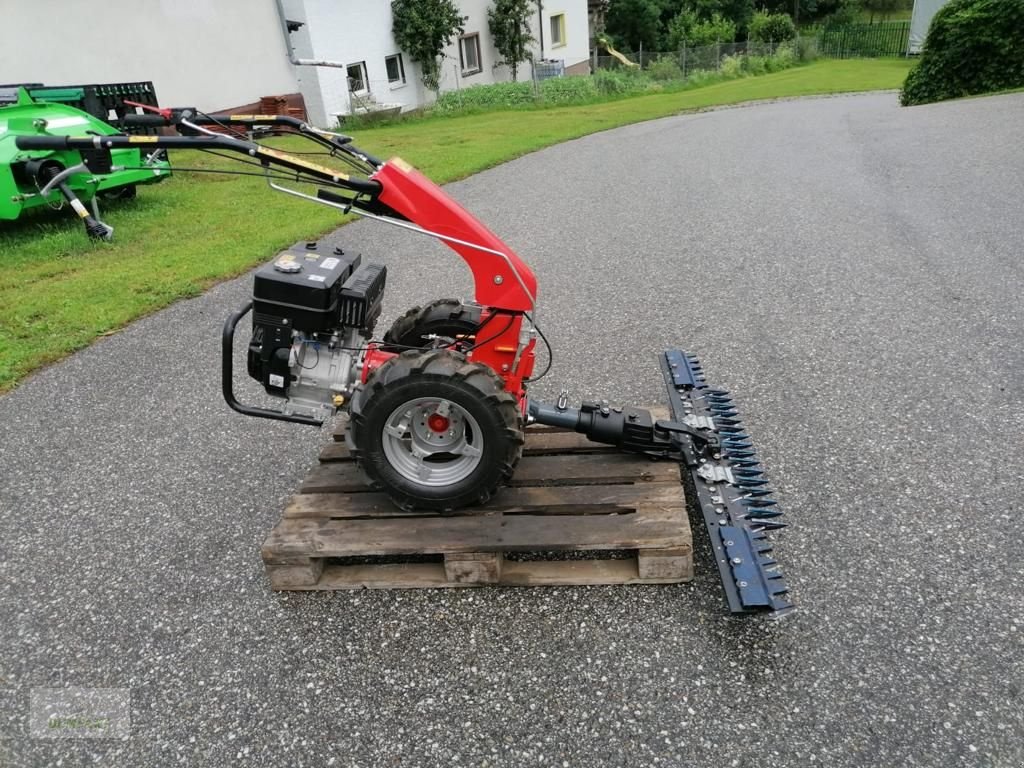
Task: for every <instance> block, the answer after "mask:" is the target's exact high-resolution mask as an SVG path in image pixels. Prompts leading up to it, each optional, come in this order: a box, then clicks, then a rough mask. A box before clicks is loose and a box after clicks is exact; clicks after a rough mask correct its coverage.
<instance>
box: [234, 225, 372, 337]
mask: <svg viewBox="0 0 1024 768" xmlns="http://www.w3.org/2000/svg"><path fill="white" fill-rule="evenodd" d="M360 260H361V258H360V256H359V255H358V254H357V255H355V256H349V255H347V254H345V252H344V251H342V250H341V249H340V248H336V249H333V251H330V252H327V253H324V252H321V249H320V246H319V244H318V243H296V244H295V245H293V246H292V247H291V248H289V249H288V250H287V251H285V252H284V253H281V254H280V255H278V257H277V258H276V259H274V260H273V261H272V262H270V263H269V264H266V265H264V266H262V267H260V269H259V270H258V271H257V272H256V277H255V279H254V281H253V287H252V299H253V318H254V320H255V321H256V322H257V323H259V321H260V318H264V319H271V318H278V319H280V320H282V321H283V322H281V325H283V326H287V327H289V328H291V329H294V330H296V331H303V332H305V333H318V332H325V331H332V330H334V329H336V328H337V327H338V321H339V306H338V300H339V296H340V294H341V286H342V285H343V284H344V283H345V281H346V280H348V278H349V277H351V275H352V273H353V272H354V271H355V269H356V268H357V267H358V266H359V262H360Z"/></svg>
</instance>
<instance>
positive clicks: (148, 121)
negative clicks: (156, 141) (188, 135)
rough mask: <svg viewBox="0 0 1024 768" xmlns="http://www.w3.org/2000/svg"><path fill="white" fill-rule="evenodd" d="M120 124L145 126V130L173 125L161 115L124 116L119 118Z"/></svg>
mask: <svg viewBox="0 0 1024 768" xmlns="http://www.w3.org/2000/svg"><path fill="white" fill-rule="evenodd" d="M121 124H122V125H137V126H145V127H146V128H157V127H164V126H168V125H173V123H172V122H171V121H170V120H168V119H167V118H166V117H164V116H163V115H125V116H124V117H122V118H121Z"/></svg>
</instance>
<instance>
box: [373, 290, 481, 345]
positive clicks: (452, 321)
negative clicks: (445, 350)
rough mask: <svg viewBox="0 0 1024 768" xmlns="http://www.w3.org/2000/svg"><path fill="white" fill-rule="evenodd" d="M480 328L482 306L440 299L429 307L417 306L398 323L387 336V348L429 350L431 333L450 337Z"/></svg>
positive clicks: (468, 333) (397, 321)
mask: <svg viewBox="0 0 1024 768" xmlns="http://www.w3.org/2000/svg"><path fill="white" fill-rule="evenodd" d="M479 326H480V307H472V306H466V305H465V304H463V303H462V302H461V301H459V300H458V299H438V300H437V301H432V302H430V303H429V304H427V305H426V306H425V307H413V308H412V309H410V310H409V311H408V312H406V313H405V314H404V315H402V316H401V317H400V318H398V319H397V320H395V322H394V323H393V324H392V326H391V329H390V330H389V331H388V332H387V333H385V334H384V349H385V350H387V351H389V352H401V351H402V350H404V349H410V348H412V349H428V348H429V347H430V346H431V342H430V341H429V340H427V339H425V338H423V337H424V336H427V335H428V334H436V335H438V336H447V337H449V338H455V337H457V336H463V335H472V334H474V333H476V329H477V328H478V327H479Z"/></svg>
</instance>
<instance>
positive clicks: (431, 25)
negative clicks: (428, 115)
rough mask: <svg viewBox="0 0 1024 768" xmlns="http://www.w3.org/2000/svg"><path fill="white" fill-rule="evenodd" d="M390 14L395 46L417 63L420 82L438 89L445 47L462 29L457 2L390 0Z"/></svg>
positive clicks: (461, 19)
mask: <svg viewBox="0 0 1024 768" xmlns="http://www.w3.org/2000/svg"><path fill="white" fill-rule="evenodd" d="M391 15H392V19H393V20H392V26H391V31H392V34H394V36H395V42H396V43H398V47H399V48H401V49H403V50H405V51H407V52H408V53H409V57H410V58H411V59H412V60H413V61H414V62H416V63H417V64H419V65H420V70H421V71H422V72H423V84H424V85H425V86H427V87H428V88H430V89H431V90H437V88H438V83H439V81H440V77H441V57H442V56H443V55H444V49H445V48H446V47H447V46H448V45H450V44H451V42H452V39H453V38H455V36H456V35H461V34H462V32H463V26H462V24H463V21H464V19H463V17H462V14H461V13H460V12H459V8H458V6H457V5H456V4H455V2H454V0H393V2H392V3H391Z"/></svg>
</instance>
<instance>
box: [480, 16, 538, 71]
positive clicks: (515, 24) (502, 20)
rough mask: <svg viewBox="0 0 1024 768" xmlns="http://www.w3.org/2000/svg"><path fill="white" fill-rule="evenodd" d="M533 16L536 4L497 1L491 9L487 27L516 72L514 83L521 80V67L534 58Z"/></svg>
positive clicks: (504, 59)
mask: <svg viewBox="0 0 1024 768" xmlns="http://www.w3.org/2000/svg"><path fill="white" fill-rule="evenodd" d="M532 16H533V0H495V3H494V5H493V6H491V7H490V8H488V9H487V27H488V28H489V29H490V30H491V37H493V38H494V47H495V49H496V50H497V51H498V53H499V54H501V58H502V61H500V62H498V64H505V65H506V66H507V67H508V68H509V69H511V70H512V79H513V80H516V79H518V77H517V75H518V72H519V64H520V62H523V61H528V60H529V59H530V58H531V55H530V45H531V44H532V43H533V42H534V40H533V35H531V34H530V18H531V17H532Z"/></svg>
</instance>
